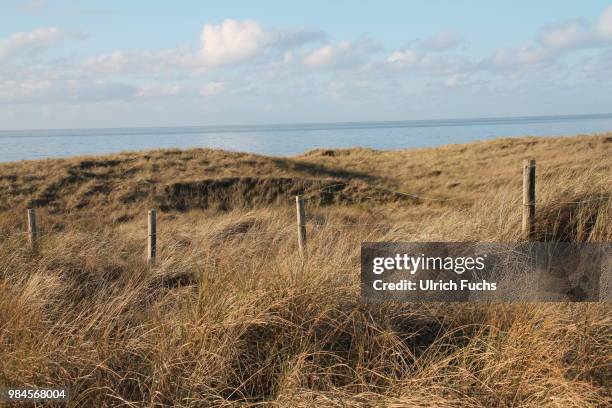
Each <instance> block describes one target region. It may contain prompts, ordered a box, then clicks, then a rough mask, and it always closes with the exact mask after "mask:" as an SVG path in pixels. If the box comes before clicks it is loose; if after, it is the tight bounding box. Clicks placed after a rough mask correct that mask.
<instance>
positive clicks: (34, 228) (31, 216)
mask: <svg viewBox="0 0 612 408" xmlns="http://www.w3.org/2000/svg"><path fill="white" fill-rule="evenodd" d="M37 237H38V225H37V224H36V211H34V209H33V208H28V239H29V241H30V248H32V249H34V248H36V240H37Z"/></svg>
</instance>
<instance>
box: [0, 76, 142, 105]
mask: <svg viewBox="0 0 612 408" xmlns="http://www.w3.org/2000/svg"><path fill="white" fill-rule="evenodd" d="M136 91H137V89H136V87H134V86H132V85H128V84H124V83H119V82H109V81H103V80H94V81H91V80H67V81H52V80H30V81H0V103H9V104H14V103H47V102H51V103H55V102H70V103H74V102H98V101H103V100H113V99H115V100H116V99H128V98H131V97H134V96H135V95H136Z"/></svg>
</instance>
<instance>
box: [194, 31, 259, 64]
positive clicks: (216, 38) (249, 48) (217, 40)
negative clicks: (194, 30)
mask: <svg viewBox="0 0 612 408" xmlns="http://www.w3.org/2000/svg"><path fill="white" fill-rule="evenodd" d="M268 40H269V37H268V35H266V33H265V32H264V31H263V29H262V28H261V27H260V25H259V24H258V23H257V22H255V21H252V20H245V21H236V20H225V21H224V22H223V23H222V24H219V25H213V24H206V25H204V28H203V29H202V34H201V36H200V41H201V45H202V48H201V53H202V59H203V61H204V62H205V63H206V64H207V65H224V64H233V63H236V62H241V61H244V60H246V59H248V58H251V57H253V56H254V55H256V54H257V53H258V52H260V51H261V50H262V49H263V48H264V47H265V46H266V45H267V42H268Z"/></svg>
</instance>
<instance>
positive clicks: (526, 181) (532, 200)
mask: <svg viewBox="0 0 612 408" xmlns="http://www.w3.org/2000/svg"><path fill="white" fill-rule="evenodd" d="M535 178H536V161H535V160H534V159H525V160H523V237H524V238H525V239H527V240H529V241H531V240H533V239H534V238H535V232H536V229H535V227H536V223H535V204H536V196H535Z"/></svg>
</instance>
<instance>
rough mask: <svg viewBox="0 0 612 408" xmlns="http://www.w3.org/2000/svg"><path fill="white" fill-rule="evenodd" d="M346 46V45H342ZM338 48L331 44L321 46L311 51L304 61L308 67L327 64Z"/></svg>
mask: <svg viewBox="0 0 612 408" xmlns="http://www.w3.org/2000/svg"><path fill="white" fill-rule="evenodd" d="M344 46H345V47H346V45H344ZM337 52H338V50H337V49H336V48H335V47H333V46H332V45H324V46H323V47H321V48H319V49H317V50H315V51H313V52H311V53H310V54H308V55H306V57H305V58H304V63H305V64H306V65H307V66H309V67H321V66H324V65H328V64H329V63H331V62H332V60H333V59H334V57H335V56H336V54H337Z"/></svg>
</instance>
